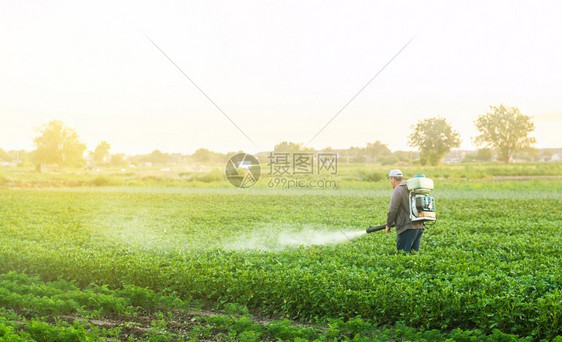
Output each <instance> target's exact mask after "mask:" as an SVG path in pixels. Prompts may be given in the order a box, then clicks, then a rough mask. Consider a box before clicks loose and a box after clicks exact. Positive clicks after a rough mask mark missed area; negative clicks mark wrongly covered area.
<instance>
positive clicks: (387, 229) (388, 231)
mask: <svg viewBox="0 0 562 342" xmlns="http://www.w3.org/2000/svg"><path fill="white" fill-rule="evenodd" d="M384 231H385V232H386V233H387V234H388V233H390V227H389V226H386V228H385V229H384Z"/></svg>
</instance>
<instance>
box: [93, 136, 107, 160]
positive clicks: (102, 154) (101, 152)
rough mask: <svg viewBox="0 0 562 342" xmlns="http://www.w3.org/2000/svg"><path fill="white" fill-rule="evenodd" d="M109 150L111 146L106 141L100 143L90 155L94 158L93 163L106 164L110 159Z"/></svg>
mask: <svg viewBox="0 0 562 342" xmlns="http://www.w3.org/2000/svg"><path fill="white" fill-rule="evenodd" d="M110 148H111V146H110V145H109V143H108V142H107V141H102V142H100V143H99V145H98V146H96V149H95V150H94V152H93V153H92V154H93V157H94V161H95V162H96V163H98V164H103V163H106V162H107V161H108V159H109V157H110V154H109V149H110Z"/></svg>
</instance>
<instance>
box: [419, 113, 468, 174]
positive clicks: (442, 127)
mask: <svg viewBox="0 0 562 342" xmlns="http://www.w3.org/2000/svg"><path fill="white" fill-rule="evenodd" d="M412 128H413V132H412V133H411V134H410V136H409V137H408V138H409V142H408V144H409V145H410V146H412V147H417V148H418V149H419V151H420V160H421V162H422V163H424V164H425V163H430V164H431V165H438V164H439V163H440V162H441V159H443V157H445V155H446V154H447V153H448V152H449V151H451V149H452V148H454V147H459V146H460V144H461V139H460V135H459V133H458V132H456V131H454V130H453V128H452V127H451V125H449V123H448V122H447V120H445V119H444V118H442V117H439V116H438V117H435V118H429V119H424V120H420V121H418V123H417V124H416V125H415V126H412Z"/></svg>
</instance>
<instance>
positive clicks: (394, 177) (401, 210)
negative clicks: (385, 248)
mask: <svg viewBox="0 0 562 342" xmlns="http://www.w3.org/2000/svg"><path fill="white" fill-rule="evenodd" d="M388 180H389V182H390V185H392V188H393V189H394V191H393V192H392V197H391V198H390V205H389V206H388V214H387V215H386V229H385V231H386V232H387V233H390V228H391V226H393V225H394V226H396V234H397V236H396V248H397V249H398V250H403V251H406V252H410V251H411V250H412V249H413V250H415V251H418V250H419V249H420V241H421V238H422V235H423V231H424V227H425V224H424V222H423V221H414V222H412V220H411V218H410V212H411V210H410V191H409V190H408V186H407V182H406V181H405V180H404V175H403V174H402V171H400V170H390V173H389V174H388Z"/></svg>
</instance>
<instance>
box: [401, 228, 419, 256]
mask: <svg viewBox="0 0 562 342" xmlns="http://www.w3.org/2000/svg"><path fill="white" fill-rule="evenodd" d="M422 235H423V229H407V230H405V231H403V232H402V234H398V236H397V237H396V248H398V250H403V251H405V252H409V251H411V250H412V249H413V250H415V251H417V250H419V249H420V241H421V238H422Z"/></svg>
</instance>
